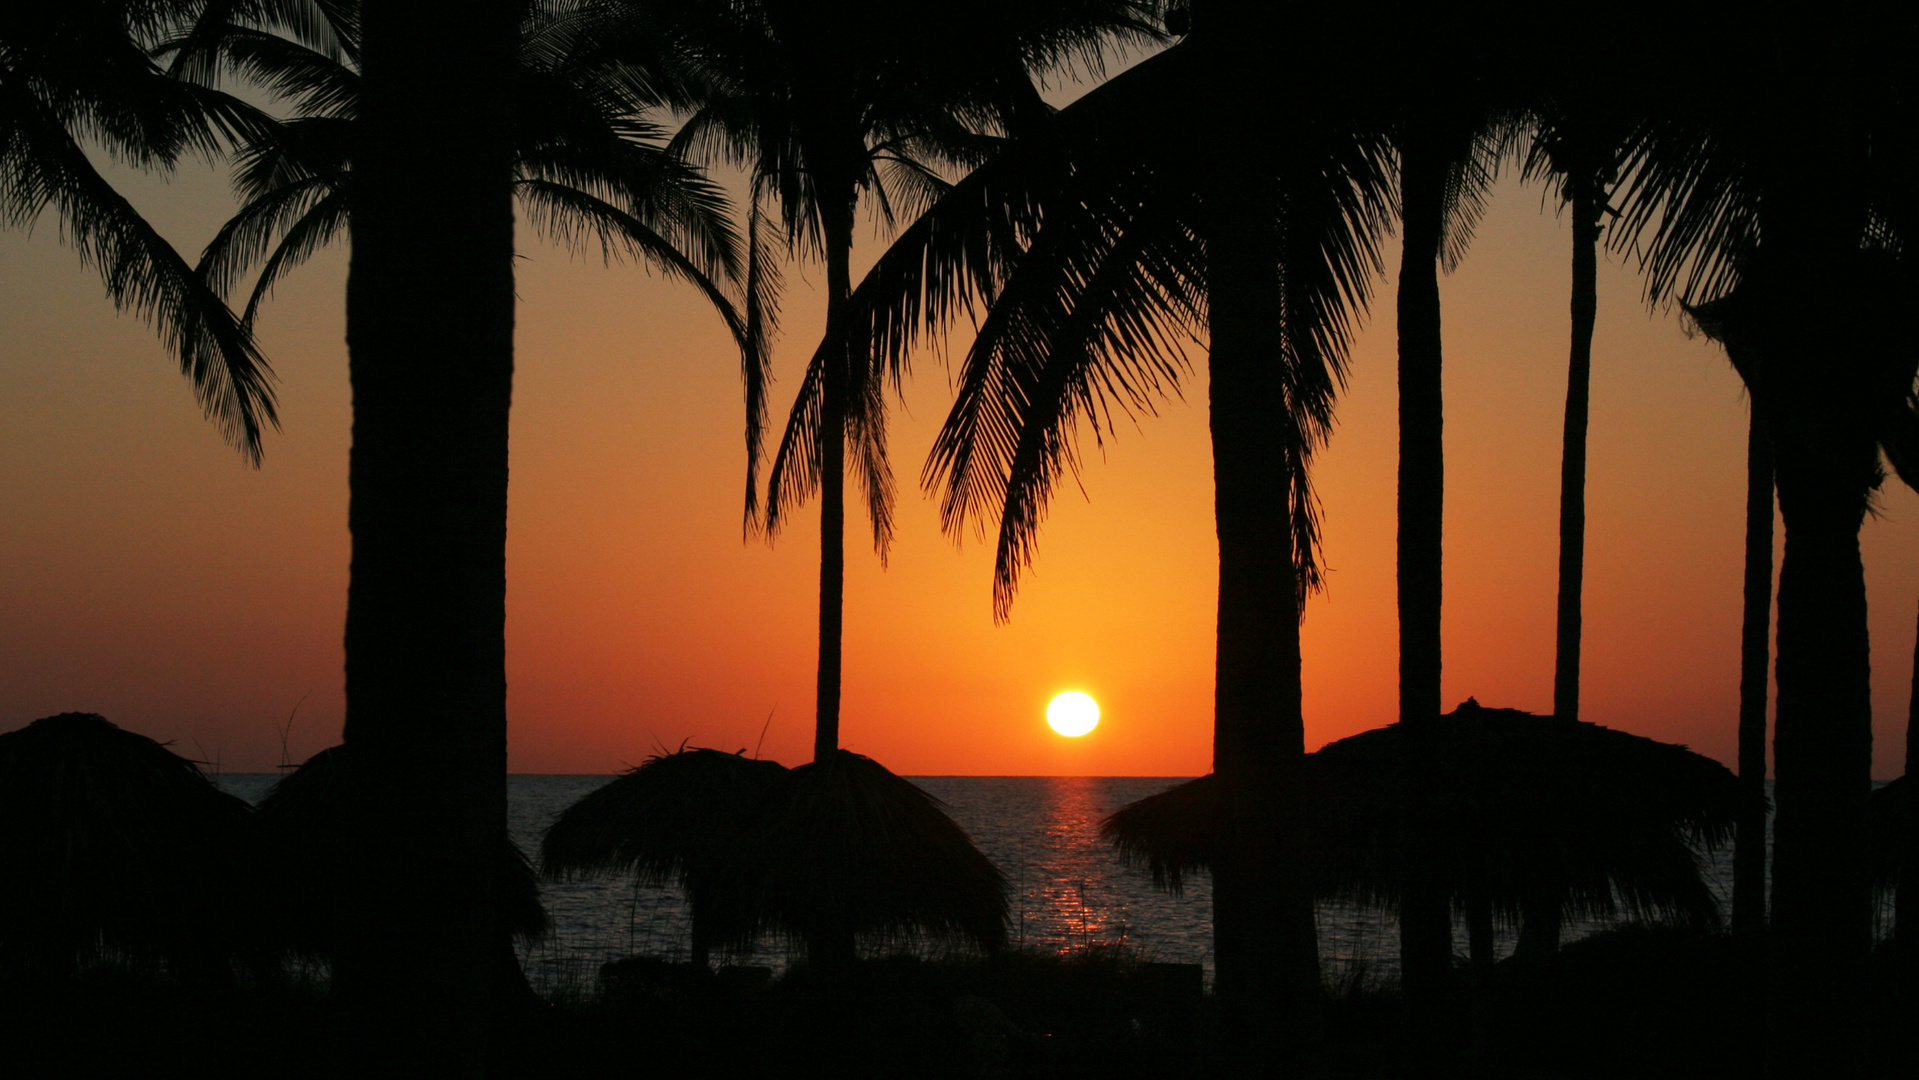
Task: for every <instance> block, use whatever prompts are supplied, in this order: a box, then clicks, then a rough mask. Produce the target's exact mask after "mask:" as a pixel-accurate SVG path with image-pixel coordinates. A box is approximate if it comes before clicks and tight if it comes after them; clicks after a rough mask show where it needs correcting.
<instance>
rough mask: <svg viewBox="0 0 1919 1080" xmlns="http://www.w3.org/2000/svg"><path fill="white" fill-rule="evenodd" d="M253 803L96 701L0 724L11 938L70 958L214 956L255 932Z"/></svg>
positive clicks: (0, 887) (1, 923)
mask: <svg viewBox="0 0 1919 1080" xmlns="http://www.w3.org/2000/svg"><path fill="white" fill-rule="evenodd" d="M254 826H255V822H254V821H253V815H252V811H251V809H250V808H249V807H248V806H247V804H246V802H245V801H244V800H242V799H239V798H237V797H235V796H233V795H229V794H227V793H226V792H223V791H221V790H220V789H219V788H217V787H215V786H214V785H213V783H212V782H211V781H209V780H208V779H207V778H206V776H205V775H204V774H203V773H202V772H201V771H200V768H199V766H198V765H197V764H195V763H194V762H192V761H189V760H188V759H186V758H183V757H181V756H180V755H178V754H175V753H174V752H173V751H171V750H168V749H167V748H166V747H165V746H163V745H161V744H160V743H157V742H155V741H154V740H152V739H149V738H147V737H146V736H144V735H139V734H136V733H134V732H131V731H126V730H124V729H122V728H120V727H118V726H116V725H115V724H113V723H112V722H111V721H109V720H107V719H106V718H104V717H101V716H98V715H95V714H93V713H61V714H59V715H57V716H49V717H45V718H43V719H40V720H36V721H34V722H33V723H31V724H29V725H27V726H26V727H24V728H20V729H18V730H15V731H9V732H7V733H5V734H0V868H4V872H3V873H0V949H4V950H5V951H6V952H8V953H11V954H14V955H16V956H19V955H21V954H23V953H27V954H32V955H33V957H34V958H37V960H39V961H45V962H51V963H54V964H62V965H63V964H67V963H71V962H72V961H73V959H74V957H75V956H76V955H77V954H78V953H80V952H84V951H87V950H88V949H89V948H90V947H92V946H93V945H95V944H96V943H98V944H100V945H104V946H105V947H107V948H109V949H112V950H116V951H120V952H124V953H131V954H135V955H157V956H164V957H169V958H172V959H176V960H187V961H195V960H206V959H208V958H210V957H212V956H215V955H218V954H223V953H224V954H228V955H232V954H236V953H238V952H239V951H242V950H244V949H246V948H248V947H250V944H251V942H252V940H253V939H252V936H251V931H252V929H253V928H252V925H251V923H250V920H249V918H248V915H249V913H250V912H251V910H252V908H253V904H252V899H253V893H252V889H253V887H254V885H255V882H256V880H257V874H258V869H259V862H258V858H259V851H258V846H257V842H256V836H255V832H254Z"/></svg>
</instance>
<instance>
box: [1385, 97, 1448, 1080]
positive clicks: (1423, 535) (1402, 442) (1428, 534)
mask: <svg viewBox="0 0 1919 1080" xmlns="http://www.w3.org/2000/svg"><path fill="white" fill-rule="evenodd" d="M1445 196H1446V160H1445V156H1444V154H1443V152H1442V151H1441V149H1440V146H1439V141H1438V140H1436V139H1434V138H1432V137H1431V135H1430V133H1427V132H1423V131H1419V130H1414V131H1413V132H1412V133H1411V134H1410V136H1409V137H1405V138H1402V140H1401V145H1400V205H1401V215H1402V217H1401V220H1402V224H1403V227H1404V229H1405V233H1404V246H1403V248H1402V256H1401V260H1400V267H1399V313H1398V317H1399V535H1398V540H1399V551H1398V570H1399V722H1400V723H1402V724H1404V725H1406V730H1407V733H1408V734H1409V735H1413V736H1415V739H1414V741H1413V744H1412V745H1413V749H1412V751H1411V752H1409V753H1408V754H1407V755H1406V758H1405V761H1406V765H1405V768H1404V774H1403V775H1401V776H1399V777H1398V778H1396V779H1397V782H1398V784H1399V785H1400V789H1401V790H1402V791H1403V792H1405V793H1406V797H1407V802H1408V803H1409V804H1410V805H1413V806H1421V805H1430V801H1431V800H1430V799H1428V798H1424V797H1422V796H1423V795H1426V794H1431V793H1432V790H1433V788H1434V787H1435V785H1436V784H1437V783H1438V782H1439V778H1438V777H1434V776H1432V775H1430V772H1429V770H1427V769H1425V768H1422V767H1421V765H1420V762H1421V761H1422V760H1423V759H1425V758H1426V757H1427V756H1428V755H1425V754H1422V753H1420V752H1419V751H1418V749H1417V747H1418V744H1419V740H1420V739H1421V738H1424V737H1430V734H1431V733H1432V732H1433V730H1434V728H1435V727H1436V726H1437V725H1438V724H1439V722H1440V721H1439V712H1440V704H1439V680H1440V590H1441V576H1440V575H1441V565H1442V561H1441V554H1440V552H1441V540H1442V526H1443V516H1442V515H1443V510H1444V505H1445V464H1444V462H1445V429H1444V421H1445V415H1444V408H1443V398H1442V394H1441V365H1442V353H1441V349H1440V327H1439V244H1440V236H1441V231H1442V226H1443V215H1444V213H1445ZM1426 819H1427V815H1418V814H1416V815H1413V816H1412V817H1411V819H1410V820H1408V821H1407V822H1405V823H1404V825H1403V828H1402V832H1401V835H1402V837H1403V842H1404V843H1405V844H1406V846H1407V847H1406V850H1405V852H1404V853H1403V856H1404V857H1403V858H1402V860H1401V865H1402V866H1403V867H1404V868H1405V874H1406V880H1405V882H1404V883H1403V885H1402V887H1401V892H1400V904H1399V950H1400V972H1401V979H1402V980H1403V983H1404V987H1405V994H1406V1007H1407V1025H1408V1027H1407V1048H1408V1050H1407V1053H1408V1065H1409V1067H1410V1068H1412V1069H1413V1070H1414V1071H1415V1073H1420V1074H1430V1073H1431V1072H1433V1071H1436V1070H1438V1069H1440V1068H1442V1066H1441V1064H1440V1062H1442V1061H1443V1060H1444V1059H1445V1057H1446V1056H1447V1055H1446V1054H1445V1051H1444V1050H1443V1047H1444V1045H1445V1043H1446V1040H1447V1029H1448V1024H1447V1021H1446V1017H1445V1009H1446V1004H1447V998H1448V990H1449V983H1450V981H1451V980H1450V975H1451V968H1452V951H1453V949H1452V916H1451V910H1450V898H1449V897H1448V895H1447V892H1446V889H1445V888H1444V886H1443V884H1442V883H1441V867H1440V863H1439V859H1438V839H1437V837H1435V836H1433V835H1431V831H1430V829H1429V828H1428V827H1426Z"/></svg>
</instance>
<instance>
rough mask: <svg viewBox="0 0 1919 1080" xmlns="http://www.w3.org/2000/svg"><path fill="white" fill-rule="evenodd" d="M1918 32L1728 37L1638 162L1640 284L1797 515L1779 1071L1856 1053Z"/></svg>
mask: <svg viewBox="0 0 1919 1080" xmlns="http://www.w3.org/2000/svg"><path fill="white" fill-rule="evenodd" d="M1905 26H1906V20H1904V19H1903V15H1902V14H1901V13H1899V12H1897V11H1896V10H1894V9H1891V8H1881V7H1878V6H1876V5H1869V6H1867V7H1864V8H1859V9H1848V12H1847V14H1846V15H1845V16H1844V17H1834V18H1832V19H1829V20H1822V21H1819V22H1818V23H1817V24H1797V23H1796V24H1794V25H1793V26H1792V27H1791V28H1788V27H1786V26H1785V25H1784V24H1783V23H1773V22H1768V21H1757V22H1755V23H1754V24H1753V25H1750V26H1748V25H1744V24H1742V25H1740V26H1739V27H1737V28H1736V29H1735V28H1728V27H1726V26H1724V25H1714V26H1712V27H1711V28H1710V29H1711V31H1712V32H1713V33H1714V34H1726V33H1735V34H1742V35H1750V36H1749V37H1747V38H1745V39H1744V40H1745V41H1746V42H1747V44H1750V45H1751V46H1752V47H1751V48H1750V49H1748V48H1745V47H1740V48H1734V49H1731V50H1729V51H1726V52H1724V53H1715V57H1718V56H1724V57H1733V56H1736V57H1737V58H1738V59H1737V61H1736V62H1734V61H1723V62H1719V63H1713V64H1706V63H1697V64H1694V65H1692V66H1689V67H1682V68H1675V69H1674V72H1673V73H1672V74H1671V75H1670V76H1669V77H1670V78H1671V80H1672V82H1673V83H1674V84H1676V85H1674V86H1673V87H1672V88H1673V89H1674V90H1675V91H1677V92H1676V93H1674V94H1673V95H1672V96H1671V100H1672V101H1673V102H1675V104H1674V105H1673V106H1672V111H1671V112H1669V113H1668V114H1667V115H1666V116H1665V117H1662V118H1661V120H1660V122H1658V123H1655V124H1650V125H1648V126H1647V127H1646V129H1645V130H1644V131H1643V132H1642V133H1641V134H1640V135H1639V136H1638V137H1637V139H1636V142H1635V146H1634V148H1633V153H1632V155H1631V157H1630V159H1629V160H1630V161H1631V163H1632V166H1633V170H1635V171H1636V174H1637V175H1635V176H1634V179H1633V181H1632V183H1631V185H1630V189H1629V192H1628V194H1629V198H1628V200H1627V208H1628V209H1627V218H1628V222H1629V224H1630V225H1631V229H1630V230H1629V232H1630V233H1631V234H1637V235H1642V236H1644V237H1645V243H1644V246H1643V248H1642V251H1643V257H1644V260H1645V265H1646V266H1647V268H1648V270H1649V285H1648V291H1649V293H1650V295H1651V296H1652V297H1653V298H1654V299H1660V298H1664V297H1667V296H1671V295H1675V294H1676V295H1678V296H1679V297H1680V298H1682V299H1685V300H1690V301H1695V302H1697V301H1709V302H1706V303H1699V304H1698V306H1696V307H1694V308H1693V309H1692V310H1693V312H1694V314H1695V317H1697V318H1698V319H1699V321H1700V324H1701V326H1702V327H1704V328H1705V329H1706V330H1707V331H1708V333H1709V334H1710V335H1711V336H1712V337H1714V338H1715V339H1716V340H1719V341H1721V342H1722V343H1723V344H1724V345H1725V346H1726V350H1727V354H1728V356H1729V358H1730V359H1731V360H1732V362H1733V364H1734V366H1735V368H1737V370H1738V371H1739V374H1740V377H1741V378H1742V380H1743V381H1744V382H1745V384H1746V387H1747V390H1748V391H1749V393H1750V394H1751V397H1752V402H1753V408H1754V411H1755V414H1756V415H1757V417H1758V419H1759V422H1760V424H1761V425H1762V427H1763V429H1764V433H1765V437H1766V440H1767V441H1768V442H1769V443H1770V445H1771V449H1772V454H1773V462H1774V469H1775V482H1776V485H1777V490H1778V496H1779V507H1780V511H1781V514H1782V516H1783V518H1784V521H1785V527H1786V552H1785V561H1784V565H1783V566H1782V567H1781V573H1780V582H1779V629H1778V660H1777V669H1776V672H1777V679H1778V685H1779V701H1778V707H1777V711H1776V717H1775V729H1774V731H1775V734H1774V744H1773V746H1774V756H1773V761H1774V773H1775V776H1776V785H1775V792H1776V805H1777V812H1776V815H1775V818H1774V836H1775V840H1774V845H1773V877H1772V880H1773V887H1772V934H1771V935H1770V939H1769V940H1770V946H1771V949H1770V952H1771V956H1770V963H1771V967H1772V979H1771V987H1772V998H1771V1010H1772V1016H1771V1018H1770V1020H1769V1028H1770V1030H1771V1032H1772V1035H1773V1038H1774V1046H1773V1062H1772V1065H1773V1067H1774V1068H1775V1069H1776V1070H1777V1072H1778V1075H1782V1076H1812V1075H1819V1074H1821V1073H1827V1074H1829V1073H1831V1072H1832V1071H1834V1070H1838V1071H1845V1070H1847V1069H1849V1068H1854V1067H1855V1065H1856V1063H1857V1060H1858V1054H1859V1052H1860V1051H1859V1047H1860V1045H1861V1042H1860V1030H1859V1027H1858V1023H1859V1020H1858V1017H1859V1015H1860V1014H1859V1010H1858V1008H1857V1000H1858V997H1857V996H1858V993H1859V988H1860V987H1861V986H1862V985H1863V981H1864V978H1865V976H1864V964H1865V959H1866V952H1867V949H1868V947H1869V945H1870V902H1869V898H1870V880H1869V872H1868V864H1867V858H1866V848H1865V835H1866V828H1865V825H1866V795H1867V792H1868V790H1869V787H1870V777H1871V771H1870V770H1871V757H1870V747H1871V695H1870V662H1869V652H1870V645H1869V638H1868V633H1867V625H1866V603H1865V583H1864V574H1863V567H1862V564H1861V561H1860V555H1859V538H1858V532H1859V527H1860V523H1861V521H1862V519H1863V516H1864V513H1865V511H1866V508H1867V504H1868V501H1869V499H1870V497H1871V493H1872V491H1873V490H1874V489H1875V488H1876V487H1877V485H1878V483H1879V482H1880V479H1881V477H1882V475H1883V473H1882V470H1881V466H1880V461H1879V458H1880V445H1881V443H1882V442H1884V441H1885V439H1886V436H1887V434H1888V430H1889V425H1890V424H1891V423H1892V422H1893V421H1894V420H1895V419H1896V417H1897V416H1898V414H1899V412H1900V410H1901V408H1902V406H1903V404H1904V402H1905V400H1906V398H1907V396H1908V395H1909V394H1910V392H1911V388H1912V380H1913V373H1914V363H1913V358H1912V357H1911V354H1910V352H1909V350H1905V349H1904V348H1903V347H1902V346H1900V345H1898V344H1896V341H1897V335H1898V334H1899V333H1900V331H1899V330H1898V329H1896V327H1897V325H1898V324H1899V323H1900V322H1901V321H1903V320H1904V319H1905V318H1907V317H1908V313H1909V311H1910V307H1909V305H1910V299H1909V297H1910V293H1911V281H1912V275H1911V270H1910V267H1909V264H1908V263H1907V261H1906V260H1905V259H1904V258H1903V256H1902V254H1901V252H1902V251H1903V243H1904V242H1905V240H1906V238H1907V237H1908V235H1909V233H1910V228H1909V227H1908V225H1909V223H1908V220H1907V218H1908V216H1909V214H1910V200H1909V199H1904V198H1902V197H1901V193H1902V192H1903V191H1904V189H1905V186H1906V185H1908V184H1909V180H1908V179H1907V177H1906V176H1905V175H1904V174H1903V173H1902V172H1901V171H1900V169H1899V163H1900V158H1901V156H1902V155H1909V153H1910V151H1909V150H1904V149H1902V147H1904V146H1905V144H1906V143H1907V142H1909V139H1908V138H1907V133H1909V131H1910V122H1909V117H1908V116H1907V115H1906V111H1905V110H1906V109H1907V108H1908V107H1907V106H1903V105H1897V104H1895V105H1893V106H1888V105H1887V104H1886V103H1887V102H1892V103H1900V102H1904V101H1906V100H1907V98H1906V97H1905V96H1904V93H1903V91H1902V89H1901V87H1900V86H1899V85H1897V83H1896V80H1898V79H1900V78H1902V77H1903V76H1902V75H1901V73H1902V72H1904V71H1905V67H1904V65H1903V63H1902V62H1901V61H1900V60H1898V59H1897V56H1898V50H1899V49H1901V48H1904V47H1905V44H1904V43H1905V42H1906V41H1907V40H1908V37H1909V34H1908V33H1907V32H1906V31H1904V29H1903V28H1904V27H1905ZM1681 36H1682V37H1683V35H1681ZM1841 56H1844V57H1845V58H1846V59H1845V60H1843V61H1842V60H1840V59H1839V57H1841ZM1887 81H1892V84H1891V85H1887V84H1886V82H1887ZM1679 103H1683V104H1684V106H1685V107H1684V108H1683V109H1682V108H1680V107H1679ZM1655 223H1656V224H1655Z"/></svg>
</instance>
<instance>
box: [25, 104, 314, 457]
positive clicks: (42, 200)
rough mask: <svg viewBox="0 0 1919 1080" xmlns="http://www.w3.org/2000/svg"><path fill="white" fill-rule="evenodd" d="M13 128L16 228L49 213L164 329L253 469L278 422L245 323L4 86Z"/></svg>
mask: <svg viewBox="0 0 1919 1080" xmlns="http://www.w3.org/2000/svg"><path fill="white" fill-rule="evenodd" d="M0 95H4V98H5V99H6V106H7V109H6V111H7V113H8V114H9V117H10V119H11V120H12V124H11V125H10V129H9V130H6V131H4V132H0V139H4V144H0V168H4V170H5V172H4V176H0V192H3V193H4V204H5V205H4V211H5V213H6V216H7V218H8V220H9V221H10V222H11V223H12V224H16V225H21V224H26V223H28V222H31V221H32V220H33V219H34V218H36V217H37V216H39V214H40V212H41V211H42V210H43V209H45V208H46V207H49V206H51V207H53V208H55V209H56V210H57V212H58V213H59V215H60V222H61V229H62V232H63V234H64V236H65V237H66V239H67V241H68V242H69V243H71V244H72V245H73V246H74V248H75V249H76V250H77V251H78V253H79V255H80V258H81V260H82V261H83V262H85V263H86V264H88V265H91V266H94V267H96V268H97V269H99V271H100V273H101V277H102V280H103V281H104V283H105V285H106V288H107V294H108V296H109V297H110V298H111V299H112V300H113V302H114V305H115V306H116V307H118V308H120V309H121V310H128V311H132V312H134V313H136V314H138V315H140V316H141V317H142V318H143V319H145V320H146V321H147V322H148V324H149V325H152V326H154V327H155V328H156V329H157V330H158V331H159V332H160V337H161V340H162V341H163V342H164V343H165V344H166V346H167V349H168V351H169V352H171V353H173V355H175V356H176V357H177V358H178V359H179V362H180V370H181V373H182V374H183V375H185V376H186V377H187V379H188V381H189V382H190V383H191V384H192V386H193V391H194V396H195V397H196V398H197V399H198V400H199V402H200V406H201V409H202V411H203V412H204V413H205V414H206V416H207V417H208V419H211V420H213V421H214V422H215V423H216V424H217V425H218V426H219V427H220V429H221V432H222V434H223V435H225V436H226V438H227V440H228V441H229V442H230V443H232V444H233V445H234V446H235V447H236V448H238V449H239V450H240V452H241V454H242V455H243V456H244V457H245V458H246V459H247V460H248V461H249V462H251V463H257V462H258V461H259V458H260V452H261V435H262V433H263V429H264V427H265V426H266V425H273V426H275V427H277V426H278V423H279V421H278V418H277V416H276V413H275V408H274V398H273V390H272V379H273V372H272V369H271V368H270V367H269V366H268V364H267V361H266V358H265V357H264V356H263V355H261V353H260V351H259V349H258V348H257V346H256V345H255V344H254V342H253V338H252V335H251V334H250V333H249V332H248V331H247V329H246V327H245V326H243V325H242V324H240V322H239V321H238V320H236V319H235V318H234V317H233V313H232V312H231V311H230V310H228V308H227V306H226V304H225V303H223V302H222V301H221V300H220V298H219V296H218V295H217V294H216V293H215V292H214V291H213V290H212V289H211V288H209V287H208V285H207V283H206V282H205V281H204V280H202V279H201V278H200V277H199V276H198V275H197V274H195V273H194V271H193V268H192V267H191V266H190V265H188V264H187V262H186V260H184V259H183V258H181V257H180V253H179V252H178V251H176V250H175V249H174V248H173V245H172V244H170V243H168V242H167V241H166V239H165V238H164V237H162V236H161V235H160V234H159V233H158V232H157V231H155V230H154V228H153V226H152V225H150V224H148V223H147V221H146V220H145V219H144V218H142V217H141V216H140V214H139V213H138V212H137V211H136V210H134V208H133V206H132V204H131V203H129V202H127V200H126V198H125V197H124V196H122V195H121V194H120V193H119V192H117V191H115V190H114V189H113V187H112V185H110V184H108V183H107V181H106V180H105V178H103V177H102V176H101V175H100V174H99V172H98V171H96V170H95V169H94V167H93V164H92V162H90V161H89V160H87V156H86V154H85V152H83V151H82V150H81V148H80V146H79V145H78V144H77V143H76V142H75V141H74V139H73V137H72V135H70V134H69V132H68V131H67V129H66V128H65V127H64V126H63V125H62V124H60V123H59V122H58V120H57V118H55V117H53V116H50V115H48V114H47V113H46V111H45V110H44V108H43V106H42V105H41V103H40V102H38V101H35V100H34V99H32V98H31V97H27V96H26V95H25V94H24V91H23V90H22V89H21V88H20V87H18V86H17V85H15V84H13V83H10V82H0Z"/></svg>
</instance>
